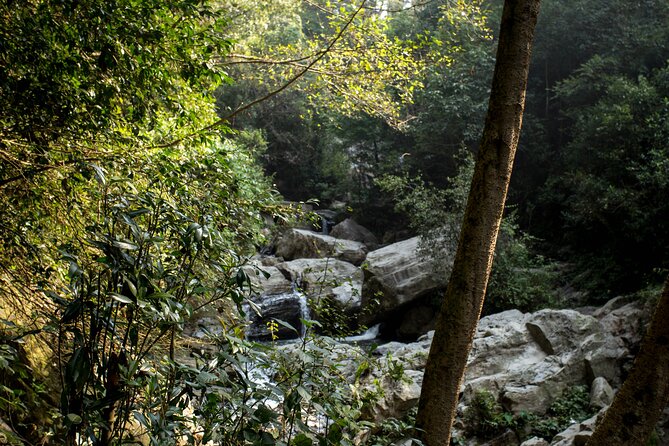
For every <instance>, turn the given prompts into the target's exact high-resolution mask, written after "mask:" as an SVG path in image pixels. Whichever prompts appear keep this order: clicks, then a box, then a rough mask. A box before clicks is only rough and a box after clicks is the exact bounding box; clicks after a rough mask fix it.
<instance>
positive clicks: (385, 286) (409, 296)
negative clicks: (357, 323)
mask: <svg viewBox="0 0 669 446" xmlns="http://www.w3.org/2000/svg"><path fill="white" fill-rule="evenodd" d="M418 241H419V238H418V237H414V238H411V239H408V240H404V241H402V242H398V243H393V244H392V245H388V246H386V247H383V248H380V249H377V250H376V251H372V252H370V253H369V254H367V260H366V262H365V268H364V272H365V282H364V284H363V291H362V293H363V298H362V301H363V307H367V306H368V305H371V304H372V303H373V302H374V301H375V300H376V299H378V300H379V307H378V308H376V309H375V311H374V314H373V315H372V317H371V318H370V320H367V321H366V323H373V322H376V321H380V320H382V319H383V318H384V316H385V315H387V314H388V313H390V312H392V311H394V310H396V309H397V308H398V307H401V306H402V305H405V304H407V303H409V302H411V301H414V300H415V299H417V298H419V297H421V296H424V295H426V294H428V293H430V292H431V291H434V290H437V289H439V288H443V287H445V286H446V281H447V278H446V277H444V276H442V275H439V274H437V273H435V271H434V268H432V267H431V262H430V260H429V259H427V258H425V257H424V256H422V255H420V254H419V253H418V252H417V248H418Z"/></svg>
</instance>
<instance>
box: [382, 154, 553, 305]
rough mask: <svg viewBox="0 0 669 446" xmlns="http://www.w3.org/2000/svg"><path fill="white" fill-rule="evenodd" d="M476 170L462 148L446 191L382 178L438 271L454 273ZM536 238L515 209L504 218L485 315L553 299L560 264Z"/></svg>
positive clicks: (414, 181) (408, 180)
mask: <svg viewBox="0 0 669 446" xmlns="http://www.w3.org/2000/svg"><path fill="white" fill-rule="evenodd" d="M473 172H474V160H473V158H472V157H471V155H470V154H467V153H466V152H463V153H461V155H460V169H459V171H458V174H457V175H456V176H455V177H453V178H450V179H449V187H448V188H447V189H437V188H435V187H434V186H432V185H430V184H425V183H424V182H423V181H422V179H421V178H408V177H406V176H405V177H397V176H386V177H384V178H382V179H380V180H379V181H378V183H379V185H380V186H381V188H382V189H384V190H385V191H387V192H392V194H393V196H395V197H396V203H395V209H396V210H397V211H398V212H403V213H405V214H406V215H407V216H408V218H409V221H410V225H411V229H412V230H413V231H414V232H416V233H417V234H418V235H420V236H421V241H420V243H419V250H420V251H421V252H422V253H423V254H424V255H425V256H427V257H428V258H430V259H432V268H433V269H434V271H436V272H437V273H438V274H443V275H447V276H448V275H450V273H451V266H452V262H453V257H454V255H455V251H456V249H457V243H458V237H459V234H460V227H461V221H462V216H463V214H464V210H465V206H466V203H467V196H468V194H469V186H470V183H471V177H472V175H473ZM535 242H536V240H535V239H533V238H532V237H531V236H529V235H527V234H524V233H522V232H521V231H520V229H519V227H518V225H517V223H516V217H515V214H514V213H513V212H511V213H508V214H507V215H506V216H505V217H504V219H503V220H502V224H501V228H500V233H499V236H498V243H497V249H496V251H495V259H494V262H493V267H492V272H491V276H490V281H489V284H488V292H487V297H486V303H485V307H484V313H486V314H489V313H493V312H499V311H503V310H508V309H511V308H517V309H520V310H522V311H534V310H538V309H540V308H545V307H547V306H550V305H551V304H553V303H554V300H555V299H554V291H553V289H554V288H555V283H556V279H557V273H556V267H555V265H554V264H553V263H551V262H549V261H548V260H546V259H544V258H543V257H542V256H540V255H537V254H535V253H534V252H533V245H534V244H535Z"/></svg>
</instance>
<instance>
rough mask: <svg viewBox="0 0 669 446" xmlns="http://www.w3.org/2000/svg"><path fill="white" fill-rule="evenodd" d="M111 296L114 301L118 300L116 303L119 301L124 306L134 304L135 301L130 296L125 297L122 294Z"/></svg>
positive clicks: (112, 294)
mask: <svg viewBox="0 0 669 446" xmlns="http://www.w3.org/2000/svg"><path fill="white" fill-rule="evenodd" d="M109 296H110V297H111V298H112V299H114V300H116V301H118V302H121V303H123V304H132V303H134V302H133V300H132V299H131V298H129V297H128V296H124V295H122V294H118V293H109Z"/></svg>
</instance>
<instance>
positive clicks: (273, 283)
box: [243, 262, 293, 296]
mask: <svg viewBox="0 0 669 446" xmlns="http://www.w3.org/2000/svg"><path fill="white" fill-rule="evenodd" d="M243 269H244V272H245V273H246V275H247V276H248V277H249V280H250V282H251V286H252V291H253V295H255V296H267V295H276V294H284V293H289V292H291V291H292V289H293V284H292V282H291V280H290V279H289V278H287V277H286V276H284V275H283V273H282V272H281V271H280V270H279V269H278V268H277V267H276V266H265V265H262V264H261V263H259V262H254V263H251V264H249V265H246V266H244V268H243Z"/></svg>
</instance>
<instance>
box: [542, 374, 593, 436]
mask: <svg viewBox="0 0 669 446" xmlns="http://www.w3.org/2000/svg"><path fill="white" fill-rule="evenodd" d="M594 414H595V412H594V411H593V410H592V408H591V407H590V393H589V392H588V389H587V387H585V386H575V387H572V388H570V389H568V390H567V391H566V392H565V393H564V394H563V395H562V396H560V397H559V398H557V399H556V400H555V401H554V402H553V403H552V404H551V406H550V408H549V409H548V412H547V416H546V417H544V418H541V419H538V420H537V421H536V422H534V423H533V425H532V433H533V434H535V435H537V436H539V437H541V438H545V439H547V440H550V439H552V438H553V437H554V436H555V435H556V434H557V433H558V432H561V431H563V430H564V429H566V428H567V427H569V426H570V425H571V424H574V423H577V422H580V421H583V420H585V419H588V418H590V417H591V416H593V415H594Z"/></svg>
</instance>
